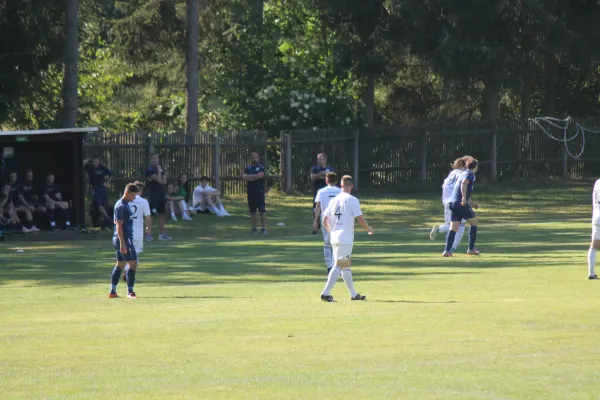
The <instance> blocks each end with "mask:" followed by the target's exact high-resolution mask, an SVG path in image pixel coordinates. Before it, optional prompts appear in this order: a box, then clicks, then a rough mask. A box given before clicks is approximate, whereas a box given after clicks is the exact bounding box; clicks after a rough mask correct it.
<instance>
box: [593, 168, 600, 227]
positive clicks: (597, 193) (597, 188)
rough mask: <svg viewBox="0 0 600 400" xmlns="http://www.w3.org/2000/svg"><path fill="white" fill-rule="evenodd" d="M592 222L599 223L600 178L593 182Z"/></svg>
mask: <svg viewBox="0 0 600 400" xmlns="http://www.w3.org/2000/svg"><path fill="white" fill-rule="evenodd" d="M592 210H593V211H592V223H593V224H600V179H598V180H597V181H596V183H595V184H594V193H593V194H592Z"/></svg>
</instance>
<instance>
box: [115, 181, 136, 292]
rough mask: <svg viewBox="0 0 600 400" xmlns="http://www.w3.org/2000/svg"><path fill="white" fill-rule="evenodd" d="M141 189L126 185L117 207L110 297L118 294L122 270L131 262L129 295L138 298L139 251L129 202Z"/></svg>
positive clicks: (128, 275) (128, 279)
mask: <svg viewBox="0 0 600 400" xmlns="http://www.w3.org/2000/svg"><path fill="white" fill-rule="evenodd" d="M138 192H139V189H138V187H137V186H135V185H134V184H132V183H130V184H128V185H127V186H126V187H125V193H124V194H123V197H122V198H121V201H120V203H119V204H118V205H117V206H116V207H115V219H114V223H115V234H114V236H113V245H114V246H115V250H116V251H117V265H116V266H115V268H114V269H113V272H112V276H111V280H112V285H111V289H110V294H109V295H108V297H109V298H111V299H114V298H117V297H119V296H117V285H118V284H119V278H120V277H121V272H122V271H123V268H124V267H125V265H126V264H129V269H128V270H127V297H128V298H130V299H137V296H136V294H135V292H134V291H133V286H134V284H135V271H136V269H137V252H136V250H135V246H134V244H133V221H134V220H133V211H132V210H131V207H130V206H129V203H130V202H132V201H133V200H135V197H136V196H137V194H138Z"/></svg>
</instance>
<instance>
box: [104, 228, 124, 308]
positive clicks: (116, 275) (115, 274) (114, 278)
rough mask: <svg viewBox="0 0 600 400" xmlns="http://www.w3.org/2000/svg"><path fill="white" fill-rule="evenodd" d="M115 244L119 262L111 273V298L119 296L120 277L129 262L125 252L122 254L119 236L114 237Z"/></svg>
mask: <svg viewBox="0 0 600 400" xmlns="http://www.w3.org/2000/svg"><path fill="white" fill-rule="evenodd" d="M113 245H114V247H115V250H116V254H117V264H116V265H115V267H114V268H113V270H112V274H111V275H110V280H111V286H110V293H109V294H108V298H109V299H115V298H117V297H119V296H118V295H117V285H118V284H119V279H120V278H121V273H122V272H123V268H125V265H126V264H127V260H126V259H125V256H124V254H121V251H120V249H121V243H120V241H119V238H117V237H115V238H113Z"/></svg>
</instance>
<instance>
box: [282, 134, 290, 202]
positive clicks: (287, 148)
mask: <svg viewBox="0 0 600 400" xmlns="http://www.w3.org/2000/svg"><path fill="white" fill-rule="evenodd" d="M283 141H284V142H285V168H284V172H285V193H287V194H289V193H291V192H292V135H291V134H289V133H286V134H285V135H283Z"/></svg>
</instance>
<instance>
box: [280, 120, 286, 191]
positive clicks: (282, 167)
mask: <svg viewBox="0 0 600 400" xmlns="http://www.w3.org/2000/svg"><path fill="white" fill-rule="evenodd" d="M283 140H284V139H283V131H280V132H279V141H280V142H281V144H280V145H279V177H280V179H281V191H282V192H284V193H285V176H284V173H285V143H284V141H283Z"/></svg>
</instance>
